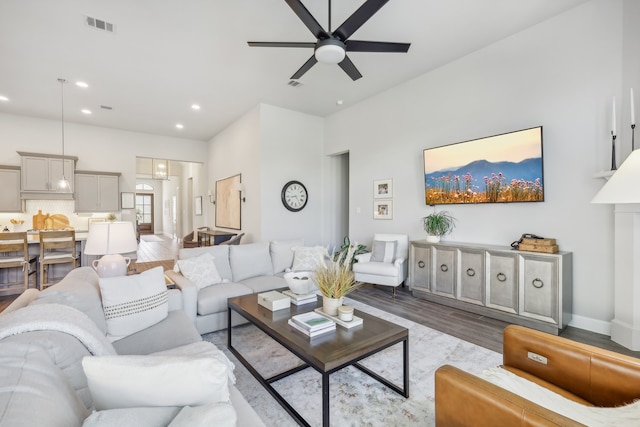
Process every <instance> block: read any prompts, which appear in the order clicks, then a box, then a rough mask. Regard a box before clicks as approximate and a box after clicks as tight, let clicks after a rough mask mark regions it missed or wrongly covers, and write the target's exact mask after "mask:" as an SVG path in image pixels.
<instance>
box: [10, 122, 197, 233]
mask: <svg viewBox="0 0 640 427" xmlns="http://www.w3.org/2000/svg"><path fill="white" fill-rule="evenodd" d="M0 147H1V148H2V156H1V160H0V163H2V164H5V165H20V156H19V155H18V154H17V153H16V151H26V152H33V153H46V154H56V155H59V154H62V140H61V135H60V122H59V121H56V120H46V119H38V118H32V117H26V116H16V115H9V114H0ZM206 153H207V143H206V142H204V141H196V140H191V139H184V138H171V137H166V136H159V135H151V134H144V133H137V132H129V131H123V130H118V129H108V128H101V127H96V126H87V125H80V124H75V123H65V154H66V155H71V156H77V157H78V162H77V164H76V168H77V169H81V170H88V171H106V172H120V173H121V174H122V175H121V177H120V191H130V192H133V191H135V184H136V156H139V157H156V158H165V159H171V160H182V161H188V162H202V159H205V158H206ZM122 214H123V218H122V219H124V220H127V221H135V211H134V210H126V211H123V213H122ZM14 216H15V215H14ZM0 219H1V217H0Z"/></svg>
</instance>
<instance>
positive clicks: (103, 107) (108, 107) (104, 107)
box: [100, 105, 113, 110]
mask: <svg viewBox="0 0 640 427" xmlns="http://www.w3.org/2000/svg"><path fill="white" fill-rule="evenodd" d="M100 108H102V109H103V110H113V107H110V106H108V105H101V106H100Z"/></svg>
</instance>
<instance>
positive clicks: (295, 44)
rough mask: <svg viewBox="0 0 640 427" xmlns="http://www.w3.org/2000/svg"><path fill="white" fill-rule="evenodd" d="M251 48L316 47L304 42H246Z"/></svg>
mask: <svg viewBox="0 0 640 427" xmlns="http://www.w3.org/2000/svg"><path fill="white" fill-rule="evenodd" d="M247 44H248V45H249V46H251V47H310V48H312V49H313V48H314V47H316V44H315V43H304V42H247Z"/></svg>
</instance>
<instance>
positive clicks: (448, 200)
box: [423, 126, 544, 205]
mask: <svg viewBox="0 0 640 427" xmlns="http://www.w3.org/2000/svg"><path fill="white" fill-rule="evenodd" d="M423 157H424V187H425V191H424V194H425V201H426V204H427V205H446V204H460V203H511V202H542V201H544V180H543V176H542V175H543V174H542V172H543V162H542V126H539V127H535V128H531V129H523V130H519V131H515V132H510V133H505V134H502V135H495V136H489V137H486V138H480V139H474V140H472V141H465V142H459V143H457V144H451V145H445V146H441V147H434V148H427V149H425V150H424V153H423Z"/></svg>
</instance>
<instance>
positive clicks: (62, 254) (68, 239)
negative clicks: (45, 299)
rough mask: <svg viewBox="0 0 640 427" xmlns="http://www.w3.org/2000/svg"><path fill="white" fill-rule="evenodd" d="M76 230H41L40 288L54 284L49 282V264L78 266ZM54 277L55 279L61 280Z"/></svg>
mask: <svg viewBox="0 0 640 427" xmlns="http://www.w3.org/2000/svg"><path fill="white" fill-rule="evenodd" d="M77 262H78V256H77V254H76V232H75V230H56V231H40V289H41V290H42V289H44V288H45V287H47V286H50V285H52V283H49V266H50V265H54V264H71V269H72V270H73V269H74V268H76V267H77ZM60 279H61V277H60V278H58V279H54V280H56V281H57V280H60Z"/></svg>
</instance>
